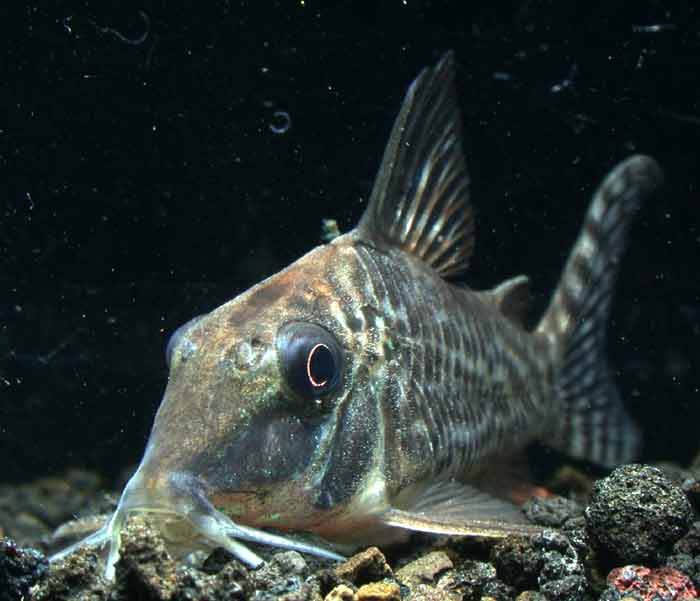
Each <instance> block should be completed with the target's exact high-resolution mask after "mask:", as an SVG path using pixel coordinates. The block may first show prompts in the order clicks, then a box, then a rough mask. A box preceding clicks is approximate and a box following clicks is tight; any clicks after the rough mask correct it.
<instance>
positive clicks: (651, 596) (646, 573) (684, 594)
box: [606, 565, 697, 601]
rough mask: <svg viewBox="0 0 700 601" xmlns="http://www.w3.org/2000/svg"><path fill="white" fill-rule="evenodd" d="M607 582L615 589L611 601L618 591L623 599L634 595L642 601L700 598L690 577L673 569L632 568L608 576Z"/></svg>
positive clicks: (620, 569) (673, 600) (676, 600)
mask: <svg viewBox="0 0 700 601" xmlns="http://www.w3.org/2000/svg"><path fill="white" fill-rule="evenodd" d="M607 582H608V585H609V587H610V589H612V590H611V591H609V592H608V593H607V595H606V598H607V599H613V598H614V593H615V592H616V593H619V594H620V596H622V595H628V596H632V595H634V596H635V597H636V598H637V599H641V600H642V601H686V600H687V601H690V600H691V599H695V598H696V597H697V593H696V591H695V587H694V586H693V583H692V582H691V581H690V578H688V576H687V575H685V574H683V573H682V572H679V571H678V570H676V569H674V568H669V567H663V568H657V569H651V568H647V567H644V566H637V565H628V566H624V567H621V568H615V569H614V570H612V571H611V572H610V574H608V578H607ZM611 593H613V594H611Z"/></svg>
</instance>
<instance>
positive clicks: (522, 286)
mask: <svg viewBox="0 0 700 601" xmlns="http://www.w3.org/2000/svg"><path fill="white" fill-rule="evenodd" d="M476 294H478V295H479V297H480V298H481V299H482V300H483V301H484V302H486V303H489V304H491V305H493V306H495V307H497V308H498V310H499V311H500V312H501V314H502V315H503V316H504V317H507V318H508V319H510V320H511V321H512V322H513V323H516V324H517V325H519V326H522V325H523V324H524V323H525V319H526V317H527V310H528V308H529V307H530V280H529V279H528V277H527V276H526V275H518V276H515V277H514V278H510V279H509V280H506V281H505V282H501V283H500V284H499V285H498V286H496V287H495V288H491V290H484V291H483V292H477V293H476Z"/></svg>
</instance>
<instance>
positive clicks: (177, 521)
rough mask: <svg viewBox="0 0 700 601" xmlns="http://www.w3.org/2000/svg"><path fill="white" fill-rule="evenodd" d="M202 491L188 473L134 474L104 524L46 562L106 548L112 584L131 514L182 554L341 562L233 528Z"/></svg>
mask: <svg viewBox="0 0 700 601" xmlns="http://www.w3.org/2000/svg"><path fill="white" fill-rule="evenodd" d="M204 490H205V489H204V486H203V484H202V482H201V481H198V480H197V479H196V478H193V477H192V476H189V475H188V474H184V473H171V474H169V475H168V476H167V478H164V479H163V478H161V479H157V480H149V479H146V478H144V477H143V476H142V475H141V474H140V470H138V471H137V472H136V473H135V474H134V475H133V476H132V477H131V479H130V480H129V482H128V483H127V485H126V487H125V488H124V491H123V492H122V496H121V498H120V499H119V504H118V505H117V509H116V511H115V512H114V513H113V514H112V516H111V518H110V519H109V521H108V522H107V523H106V524H105V525H104V526H102V527H101V528H100V529H99V530H97V531H96V532H94V533H93V534H91V535H89V536H87V537H86V538H84V539H82V540H80V541H78V542H77V543H75V544H73V545H71V546H69V547H67V548H66V549H63V550H62V551H59V552H58V553H56V554H54V555H52V556H51V557H50V558H49V560H50V561H51V562H54V561H57V560H59V559H62V558H64V557H66V556H67V555H69V554H70V553H72V552H73V551H75V550H77V549H79V548H82V547H85V546H90V547H105V546H107V545H108V552H107V557H106V560H105V566H104V573H103V575H104V577H105V578H106V579H107V580H114V575H115V566H116V563H117V561H119V558H120V549H121V537H122V531H123V529H124V527H125V525H126V522H127V519H128V518H129V517H131V516H134V515H145V516H148V518H149V521H152V522H154V525H155V526H156V528H157V529H158V531H159V532H160V534H161V535H162V536H163V538H164V539H165V542H166V544H168V545H170V546H174V547H175V548H179V549H180V550H184V551H185V552H186V551H191V550H193V549H195V548H201V547H202V546H204V547H209V548H212V547H223V548H224V549H226V550H227V551H228V552H229V553H231V554H232V555H233V556H234V557H235V558H236V559H238V560H239V561H241V562H242V563H244V564H245V565H247V566H248V567H250V568H257V567H259V566H260V565H261V564H262V563H264V560H263V559H262V558H261V557H260V556H259V555H258V554H257V553H255V552H254V551H253V550H251V549H250V548H248V547H247V546H246V545H245V544H243V543H242V542H240V541H246V542H252V543H257V544H260V545H266V546H271V547H276V548H279V549H287V550H293V551H299V552H300V553H306V554H309V555H315V556H318V557H323V558H326V559H332V560H336V561H342V560H343V559H345V558H344V557H343V556H342V555H339V554H338V553H335V552H334V551H332V550H331V549H329V548H325V547H322V546H319V545H315V544H312V543H308V542H305V541H299V540H295V539H293V538H289V537H286V536H280V535H277V534H273V533H271V532H268V531H265V530H260V529H258V528H253V527H250V526H244V525H242V524H237V523H235V522H234V521H233V520H232V519H231V518H230V517H228V516H227V515H225V514H223V513H222V512H220V511H218V510H217V509H215V508H214V506H213V505H212V504H211V503H210V502H209V501H208V500H207V498H206V496H205V495H204V492H203V491H204Z"/></svg>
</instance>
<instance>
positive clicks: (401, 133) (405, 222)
mask: <svg viewBox="0 0 700 601" xmlns="http://www.w3.org/2000/svg"><path fill="white" fill-rule="evenodd" d="M454 76H455V59H454V55H453V53H452V52H448V53H447V54H445V56H444V57H443V58H442V59H441V60H440V62H439V63H438V64H437V65H436V66H435V67H433V68H427V69H424V70H423V71H422V72H421V74H420V75H419V76H418V77H417V78H416V80H415V81H414V82H413V83H412V84H411V87H410V88H409V89H408V92H407V93H406V97H405V98H404V101H403V105H402V106H401V111H400V112H399V116H398V117H397V118H396V121H395V122H394V127H393V129H392V131H391V136H390V138H389V143H388V144H387V147H386V150H385V151H384V157H383V159H382V164H381V167H380V169H379V173H378V174H377V179H376V181H375V183H374V188H373V189H372V195H371V197H370V200H369V205H368V206H367V210H366V211H365V214H364V215H363V217H362V220H361V221H360V224H359V226H358V230H359V235H360V237H361V238H364V239H365V240H368V241H375V242H383V243H385V244H388V245H393V246H398V247H400V248H401V249H403V250H404V251H406V252H407V253H410V254H412V255H414V256H417V257H419V258H420V259H422V260H423V261H425V262H426V263H427V264H428V265H431V266H432V267H433V268H435V269H436V270H437V271H438V273H440V275H442V276H453V275H456V274H458V273H460V272H463V271H464V270H466V269H467V267H468V266H469V258H470V256H471V253H472V249H473V247H474V220H473V211H472V207H471V204H470V202H469V175H468V173H467V168H466V165H465V162H464V155H463V153H462V147H461V146H462V145H461V143H460V133H461V128H462V120H461V117H460V113H459V107H458V105H457V99H456V92H455V89H454Z"/></svg>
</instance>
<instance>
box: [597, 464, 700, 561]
mask: <svg viewBox="0 0 700 601" xmlns="http://www.w3.org/2000/svg"><path fill="white" fill-rule="evenodd" d="M585 517H586V526H587V529H588V533H589V534H590V536H591V539H592V541H593V542H594V544H595V546H596V547H597V548H598V549H599V551H600V552H601V553H602V554H603V555H605V556H607V557H609V558H610V560H611V561H613V562H617V563H618V564H626V563H645V562H649V563H652V564H658V563H659V562H660V561H662V560H663V558H664V557H665V556H666V555H668V554H669V552H670V551H671V548H672V546H673V544H674V543H675V542H677V541H678V540H679V539H680V538H681V537H682V536H683V535H684V534H686V533H687V532H688V530H689V528H690V526H691V523H692V520H693V511H692V507H691V505H690V503H689V501H688V499H687V497H686V496H685V494H684V493H683V491H682V490H681V488H680V487H679V486H678V485H676V484H674V483H673V482H672V481H671V480H670V479H669V478H667V477H666V476H665V475H664V473H663V472H662V471H661V470H660V469H658V468H655V467H650V466H646V465H625V466H622V467H619V468H617V469H616V470H615V471H613V472H612V474H610V475H609V476H608V477H607V478H603V479H602V480H599V481H598V482H596V483H595V485H594V486H593V492H592V494H591V501H590V504H589V505H588V507H587V508H586V511H585Z"/></svg>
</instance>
